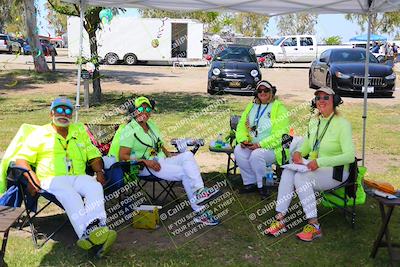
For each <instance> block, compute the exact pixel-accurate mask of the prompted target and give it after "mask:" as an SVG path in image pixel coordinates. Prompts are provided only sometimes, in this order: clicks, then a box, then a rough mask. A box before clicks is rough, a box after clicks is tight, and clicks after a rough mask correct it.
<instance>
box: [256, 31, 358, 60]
mask: <svg viewBox="0 0 400 267" xmlns="http://www.w3.org/2000/svg"><path fill="white" fill-rule="evenodd" d="M345 47H351V45H317V41H316V38H315V36H313V35H288V36H283V37H281V38H279V39H278V40H276V41H275V42H274V44H272V45H258V46H254V47H253V49H254V51H255V52H256V55H257V57H264V58H265V61H264V67H266V68H272V66H273V65H274V63H275V62H311V61H313V60H314V59H316V58H317V57H318V56H319V55H320V54H321V53H322V52H324V51H325V50H327V49H331V48H345Z"/></svg>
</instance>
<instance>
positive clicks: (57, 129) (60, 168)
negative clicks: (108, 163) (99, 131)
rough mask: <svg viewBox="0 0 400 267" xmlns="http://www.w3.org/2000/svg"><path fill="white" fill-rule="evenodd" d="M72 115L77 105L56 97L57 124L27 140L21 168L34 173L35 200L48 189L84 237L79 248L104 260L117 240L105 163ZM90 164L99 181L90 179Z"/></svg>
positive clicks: (19, 157)
mask: <svg viewBox="0 0 400 267" xmlns="http://www.w3.org/2000/svg"><path fill="white" fill-rule="evenodd" d="M72 115H73V105H72V103H71V101H70V100H68V99H66V98H56V99H55V100H54V101H53V102H52V104H51V107H50V118H51V123H49V124H46V125H43V126H40V127H38V128H37V129H36V130H35V131H34V132H32V133H31V134H30V135H29V136H28V137H27V140H26V142H25V143H24V145H23V147H22V148H21V149H20V151H19V152H18V154H17V156H16V165H17V166H20V167H23V168H25V169H27V170H28V173H25V177H26V178H27V179H28V190H29V192H30V193H31V194H32V195H36V193H38V192H42V190H44V191H47V192H49V193H50V194H53V195H54V196H55V197H56V199H57V200H58V201H59V202H60V203H61V205H62V206H63V208H64V209H65V212H66V214H67V216H68V218H69V220H70V222H71V224H72V226H73V228H74V230H75V233H76V234H77V236H78V238H79V240H78V241H77V245H78V246H79V247H80V248H82V249H84V250H90V249H92V248H93V249H96V253H97V255H98V256H100V257H101V256H103V255H104V254H105V253H107V252H108V251H109V249H110V248H111V245H112V244H113V243H114V242H115V240H116V237H117V233H116V232H115V231H114V230H110V229H108V227H107V226H106V212H105V208H104V194H103V187H102V185H104V184H105V177H104V172H103V162H102V160H101V154H100V151H99V150H98V149H97V148H96V147H95V146H94V145H93V144H92V143H91V141H90V139H89V136H88V134H87V133H86V130H85V128H84V125H83V124H82V123H71V120H72ZM87 163H89V164H90V166H91V167H92V169H93V171H94V172H95V173H96V177H92V176H89V175H87V174H86V164H87ZM32 166H35V167H36V168H35V170H33V169H32ZM29 176H31V178H32V179H33V181H31V179H30V177H29ZM83 198H84V199H85V201H84V200H83ZM87 207H90V208H87Z"/></svg>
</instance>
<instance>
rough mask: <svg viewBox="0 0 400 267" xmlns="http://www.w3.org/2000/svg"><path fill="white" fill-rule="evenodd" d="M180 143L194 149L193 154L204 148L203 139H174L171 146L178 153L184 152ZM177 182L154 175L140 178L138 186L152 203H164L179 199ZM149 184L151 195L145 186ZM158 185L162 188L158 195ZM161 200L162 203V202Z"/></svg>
mask: <svg viewBox="0 0 400 267" xmlns="http://www.w3.org/2000/svg"><path fill="white" fill-rule="evenodd" d="M180 143H185V144H186V146H189V147H193V148H192V149H191V150H190V151H191V152H192V153H193V154H196V152H197V151H198V150H199V148H200V147H201V146H204V140H203V139H193V138H184V139H172V140H171V145H173V146H175V148H176V149H177V151H178V152H181V151H182V150H181V149H180V147H179V144H180ZM144 168H146V169H147V171H148V172H149V173H150V174H151V173H152V171H151V170H149V168H147V167H146V166H144ZM176 183H177V182H176V181H167V180H163V179H160V178H158V177H156V176H154V175H147V176H139V183H138V186H139V187H140V188H141V189H142V190H143V192H145V194H146V195H147V197H148V198H149V199H150V201H151V203H164V202H165V200H166V199H167V198H168V197H170V198H171V199H173V200H177V199H178V197H177V195H176V193H175V191H174V186H175V185H176ZM147 184H151V185H152V186H151V194H150V193H149V192H147V190H145V188H144V187H145V186H146V185H147ZM156 185H158V186H160V187H161V191H160V192H159V193H158V194H157V193H156V189H155V188H156ZM160 200H161V201H160Z"/></svg>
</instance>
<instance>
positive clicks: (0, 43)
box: [0, 34, 21, 53]
mask: <svg viewBox="0 0 400 267" xmlns="http://www.w3.org/2000/svg"><path fill="white" fill-rule="evenodd" d="M0 51H4V52H8V53H13V52H15V53H18V52H21V44H20V43H18V42H17V40H16V39H15V38H13V37H10V36H9V35H7V34H0Z"/></svg>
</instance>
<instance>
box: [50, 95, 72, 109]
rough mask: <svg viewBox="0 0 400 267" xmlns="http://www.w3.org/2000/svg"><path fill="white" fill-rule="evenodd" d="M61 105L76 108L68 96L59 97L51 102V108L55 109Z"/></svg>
mask: <svg viewBox="0 0 400 267" xmlns="http://www.w3.org/2000/svg"><path fill="white" fill-rule="evenodd" d="M59 106H66V107H69V108H70V109H72V110H73V109H74V105H72V102H71V100H69V99H68V98H65V97H58V98H56V99H54V101H53V102H51V106H50V110H53V109H54V108H56V107H59Z"/></svg>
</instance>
